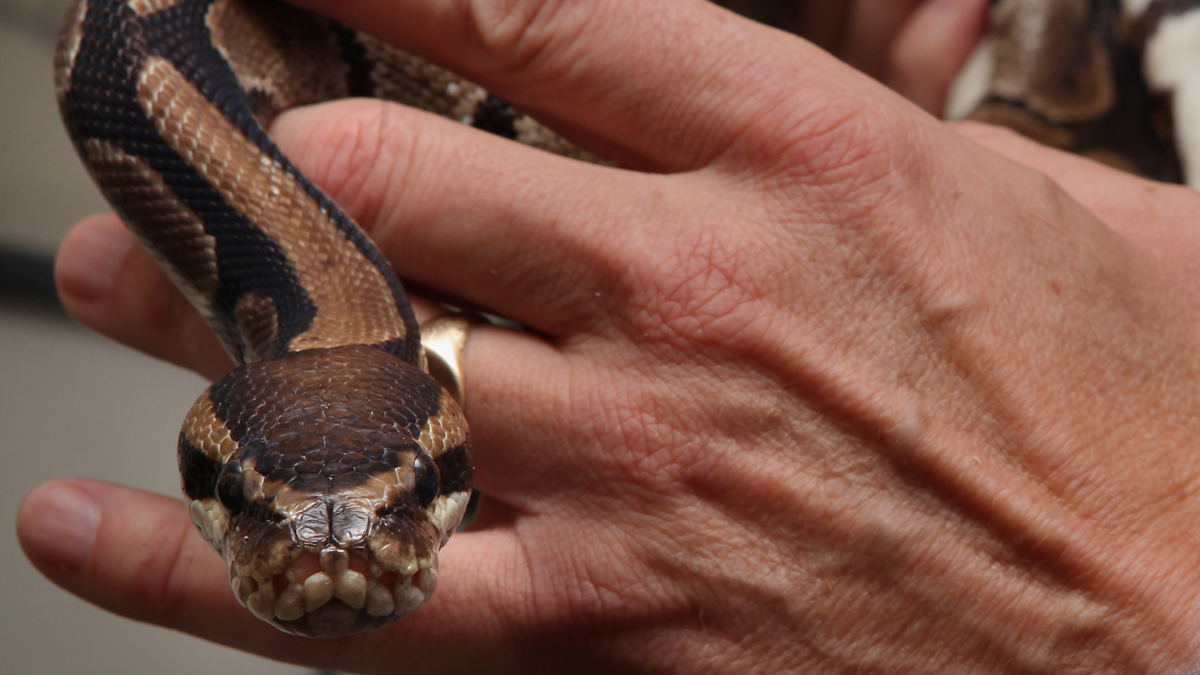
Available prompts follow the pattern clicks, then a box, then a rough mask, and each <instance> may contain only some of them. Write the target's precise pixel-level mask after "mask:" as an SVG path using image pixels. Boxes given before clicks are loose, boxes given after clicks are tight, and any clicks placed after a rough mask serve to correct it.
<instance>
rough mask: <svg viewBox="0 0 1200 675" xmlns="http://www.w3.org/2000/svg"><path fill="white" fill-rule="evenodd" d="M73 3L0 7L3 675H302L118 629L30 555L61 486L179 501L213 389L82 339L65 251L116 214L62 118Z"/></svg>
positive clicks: (191, 642) (15, 0)
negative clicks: (61, 287) (29, 541)
mask: <svg viewBox="0 0 1200 675" xmlns="http://www.w3.org/2000/svg"><path fill="white" fill-rule="evenodd" d="M66 5H67V0H0V431H2V432H3V433H2V434H0V460H2V462H3V471H2V472H0V510H2V518H3V521H4V523H5V526H4V529H3V530H2V533H3V534H2V536H3V539H2V540H0V597H3V598H4V600H5V603H4V604H5V608H4V611H3V612H0V672H3V673H11V674H12V675H18V674H24V673H55V674H57V673H73V672H86V673H129V674H131V675H139V674H141V673H172V674H180V675H184V674H186V675H191V674H193V673H194V674H196V675H212V674H213V673H238V674H242V673H244V674H248V675H258V674H260V673H261V674H263V675H266V674H271V675H276V674H279V675H283V674H286V675H302V674H303V673H305V672H306V671H304V670H303V669H300V668H297V667H295V666H287V665H283V664H278V663H274V662H270V661H266V660H264V659H260V658H257V657H254V656H249V655H246V654H242V653H239V652H235V651H232V650H229V649H225V648H223V647H219V646H216V645H212V644H209V643H206V642H202V641H200V640H197V639H194V638H191V637H188V636H186V635H181V634H179V633H175V632H172V631H168V630H164V629H162V628H156V627H153V626H146V625H142V624H138V623H134V622H132V621H128V620H126V619H122V618H119V617H116V616H113V615H111V614H108V613H106V612H104V611H102V610H99V609H96V608H95V607H92V606H91V605H88V604H86V603H84V602H83V601H81V600H79V599H77V598H75V597H74V596H72V595H69V594H68V593H66V592H65V591H62V590H60V589H59V588H58V587H56V586H54V585H53V584H51V583H50V582H48V581H46V580H45V579H44V578H43V577H42V576H41V575H40V574H38V573H37V572H36V571H34V569H33V567H31V566H30V565H29V563H28V562H26V560H25V556H24V555H22V554H21V549H20V547H19V546H18V545H17V541H16V536H15V534H14V530H13V522H14V521H15V519H16V513H17V505H18V504H19V503H20V500H21V497H22V496H24V494H25V493H26V492H28V491H29V490H30V489H32V488H33V487H34V486H35V485H37V484H39V483H41V482H43V481H46V480H49V479H51V478H56V477H62V476H84V477H88V478H96V479H102V480H111V481H119V482H122V483H126V484H130V485H135V486H137V487H140V488H144V489H146V490H153V491H155V492H160V493H162V494H166V495H171V496H173V497H174V496H177V495H178V493H179V478H178V476H177V474H176V471H175V439H176V436H177V434H178V433H179V424H180V422H181V421H182V420H183V416H184V414H185V413H186V412H187V410H188V408H189V407H190V406H191V404H192V402H193V401H194V400H195V399H196V397H197V396H199V395H200V392H201V391H203V389H204V382H203V381H202V380H201V379H200V378H199V377H197V376H195V375H193V374H192V373H189V372H185V371H183V370H180V369H178V368H176V367H174V366H171V365H168V364H166V363H162V362H159V361H154V360H152V359H150V358H148V357H144V356H141V355H139V354H136V353H134V352H133V351H131V350H129V349H127V348H125V347H122V346H120V345H117V344H115V343H113V342H111V341H109V340H107V339H105V338H102V337H100V336H98V335H94V334H91V333H89V332H88V331H86V330H84V329H83V328H80V327H79V326H77V325H75V324H74V323H73V322H72V321H71V320H70V319H68V318H67V317H66V315H65V314H63V313H62V311H61V309H59V308H58V306H57V301H56V300H55V296H54V292H53V280H52V272H51V270H52V267H51V261H52V260H53V255H54V250H55V248H57V246H58V243H59V241H60V240H61V239H62V237H63V235H64V234H66V232H67V230H68V229H69V228H70V227H71V225H72V224H73V223H74V222H75V221H76V220H78V219H79V218H81V217H83V216H85V215H87V214H89V213H93V212H96V211H101V210H106V208H107V207H106V206H105V204H104V201H103V200H102V199H101V198H100V196H99V193H97V192H96V189H95V188H94V187H93V186H92V183H91V181H90V179H88V177H87V174H86V173H85V172H84V170H83V167H82V165H81V164H80V163H79V160H78V159H76V157H75V152H74V150H73V149H72V148H71V146H70V143H69V142H68V141H67V137H66V134H65V132H64V131H63V129H62V125H61V124H60V123H59V119H58V109H57V106H56V104H55V102H54V91H53V87H52V86H51V65H50V64H51V58H52V53H53V49H54V39H55V35H56V34H57V32H58V24H59V20H60V18H61V16H62V14H63V11H64V10H65V8H66Z"/></svg>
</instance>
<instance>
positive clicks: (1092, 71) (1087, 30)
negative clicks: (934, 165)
mask: <svg viewBox="0 0 1200 675" xmlns="http://www.w3.org/2000/svg"><path fill="white" fill-rule="evenodd" d="M1193 1H1195V0H1187V2H1193ZM1122 17H1123V13H1122V9H1121V6H1120V2H1119V0H995V1H994V2H993V10H992V31H993V38H994V40H995V49H994V57H995V67H994V71H993V79H992V82H991V86H990V89H989V94H988V97H987V98H986V99H985V100H984V101H983V103H982V104H981V105H980V106H979V107H978V108H977V109H976V111H975V112H974V113H972V114H971V119H974V120H976V121H980V122H987V123H991V124H999V125H1002V126H1007V127H1009V128H1012V129H1014V130H1016V131H1018V132H1019V133H1022V134H1024V135H1026V136H1029V137H1030V138H1033V139H1034V140H1036V141H1039V142H1041V143H1043V144H1046V145H1050V146H1052V147H1057V148H1061V149H1063V150H1068V151H1071V152H1075V153H1078V154H1083V155H1087V156H1090V157H1093V158H1096V159H1100V160H1101V161H1107V163H1109V164H1111V165H1114V166H1117V167H1118V168H1125V169H1128V168H1130V167H1135V168H1136V171H1135V172H1136V173H1140V174H1142V175H1145V176H1148V177H1151V178H1155V179H1157V180H1163V181H1168V182H1175V183H1178V182H1181V181H1182V179H1183V170H1182V167H1181V165H1180V162H1179V157H1178V153H1177V151H1176V148H1175V147H1174V145H1173V139H1172V133H1171V128H1172V122H1171V112H1170V106H1169V101H1166V100H1164V99H1163V98H1162V97H1158V96H1154V95H1151V94H1150V93H1149V91H1148V88H1147V86H1146V82H1145V78H1144V76H1143V73H1142V62H1141V53H1140V48H1141V47H1140V45H1138V44H1136V42H1137V41H1136V40H1131V39H1130V37H1129V35H1130V29H1129V27H1128V26H1127V25H1126V24H1124V23H1123V19H1122Z"/></svg>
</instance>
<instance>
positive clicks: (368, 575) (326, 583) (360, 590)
mask: <svg viewBox="0 0 1200 675" xmlns="http://www.w3.org/2000/svg"><path fill="white" fill-rule="evenodd" d="M437 579H438V572H437V558H436V557H434V558H433V559H432V560H431V561H428V562H425V561H423V562H422V563H421V564H419V565H417V566H416V569H415V570H412V571H408V573H402V572H397V571H392V570H387V569H384V568H383V567H380V566H379V565H376V564H373V563H371V562H370V561H369V560H368V558H367V556H366V555H365V552H361V553H360V552H358V551H350V552H347V551H343V550H340V549H336V548H330V549H326V550H324V551H321V552H320V553H316V552H313V551H302V552H300V553H299V555H298V556H297V557H296V558H295V559H293V560H292V562H291V563H290V564H289V565H288V567H287V569H286V570H285V571H284V572H281V573H277V574H275V575H273V576H272V577H270V578H264V579H261V580H260V579H256V578H255V577H253V576H250V575H247V574H239V573H238V572H237V571H236V570H235V569H234V568H233V567H231V568H230V583H231V585H232V586H233V592H234V594H235V595H236V596H237V599H238V602H240V603H242V605H243V606H245V607H246V608H247V609H249V610H250V611H251V612H252V613H253V614H254V615H255V616H257V617H258V618H260V619H262V620H264V621H268V622H270V623H272V624H274V625H275V626H277V627H279V628H280V629H282V630H284V631H287V632H289V633H295V634H297V635H304V636H307V637H338V636H341V635H352V634H354V633H361V632H365V631H370V630H375V629H377V628H382V627H383V626H386V625H387V624H389V623H392V622H393V621H395V620H397V619H399V618H400V617H402V616H404V615H406V614H408V613H409V612H412V611H413V610H415V609H416V608H417V607H419V606H420V605H421V603H423V602H425V601H426V600H428V599H429V598H430V596H431V595H433V591H434V588H435V587H436V586H437Z"/></svg>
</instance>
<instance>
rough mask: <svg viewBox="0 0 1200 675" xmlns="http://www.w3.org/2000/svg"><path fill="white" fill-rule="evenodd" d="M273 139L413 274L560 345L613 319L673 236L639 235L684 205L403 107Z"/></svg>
mask: <svg viewBox="0 0 1200 675" xmlns="http://www.w3.org/2000/svg"><path fill="white" fill-rule="evenodd" d="M272 133H273V135H274V136H275V138H276V139H277V141H278V142H279V143H280V146H281V147H282V148H283V149H284V151H285V152H286V153H287V154H288V155H289V156H290V157H292V158H293V160H294V161H295V162H296V163H297V165H298V166H299V167H300V169H301V170H302V171H303V172H305V174H306V175H308V176H309V177H310V178H312V179H313V181H314V182H315V183H316V184H317V185H319V186H321V187H322V189H324V190H325V191H326V192H327V193H328V194H329V195H330V196H331V197H332V198H333V199H334V201H336V202H338V203H339V204H340V205H342V207H343V208H344V209H346V211H347V212H348V213H349V215H350V216H351V217H352V218H354V219H355V220H357V221H358V222H360V223H364V224H365V225H366V226H367V229H368V231H369V232H370V234H371V237H372V239H373V240H374V241H375V242H376V244H378V245H379V247H380V249H381V250H382V251H383V253H384V255H385V256H386V257H387V258H388V259H389V260H390V261H391V262H392V264H393V266H394V267H395V268H396V270H397V272H398V273H399V274H400V276H401V277H403V278H405V279H411V280H413V281H415V282H416V283H417V284H418V285H420V286H421V287H425V288H431V289H436V290H437V291H439V292H441V293H445V294H449V295H450V296H452V297H454V298H458V299H460V300H462V301H465V302H466V303H468V304H472V305H475V306H478V307H481V308H484V309H487V310H488V311H492V312H495V313H498V314H501V315H504V316H507V317H510V318H513V319H516V320H517V321H520V322H521V323H522V324H524V325H526V326H528V327H531V328H533V329H536V330H537V331H539V332H542V333H545V334H547V335H550V336H553V337H556V338H562V337H566V336H570V335H574V334H578V333H579V332H581V331H584V330H600V329H601V327H600V325H599V324H600V323H602V322H604V321H607V320H608V319H607V318H606V317H611V316H612V312H611V311H608V310H611V309H613V308H614V307H616V306H618V305H619V304H620V299H619V298H615V297H614V287H615V286H616V281H617V280H618V279H620V278H622V277H623V276H625V275H627V274H628V271H629V270H630V268H631V267H632V266H633V265H634V260H633V259H635V258H637V257H638V256H642V255H644V250H645V248H646V244H647V240H649V239H651V238H653V237H656V236H662V235H663V233H661V232H649V231H646V232H639V231H635V230H629V229H628V228H625V225H626V224H627V223H629V222H644V221H645V220H646V218H647V217H648V214H646V213H642V212H640V210H641V209H647V210H648V209H652V208H658V209H665V208H666V206H665V205H666V204H667V203H668V202H669V201H670V199H671V195H672V194H673V188H672V184H671V181H669V180H666V179H664V178H663V177H660V176H650V175H644V174H635V173H630V172H627V171H622V170H617V169H612V168H607V167H597V166H592V165H588V164H583V163H580V162H574V161H571V160H566V159H563V158H559V157H553V156H548V155H546V154H545V153H542V152H538V151H535V150H532V149H529V148H526V147H523V146H520V145H518V144H515V143H512V142H509V141H506V140H504V139H501V138H498V137H494V136H490V135H487V134H483V133H481V132H479V131H477V130H474V129H470V128H468V127H465V126H463V125H461V124H457V123H453V122H450V121H447V120H443V119H441V118H438V117H435V116H432V115H428V114H425V113H421V112H418V111H414V110H410V109H407V108H404V107H402V106H398V105H395V104H386V103H381V102H374V101H362V100H359V101H339V102H332V103H328V104H325V105H322V106H318V107H314V108H308V109H302V110H296V111H293V112H290V113H288V114H286V115H284V116H283V117H281V118H280V119H279V120H278V122H277V123H276V124H275V126H274V128H273V129H272ZM714 208H718V209H720V208H731V207H720V206H718V205H714ZM622 228H624V229H622Z"/></svg>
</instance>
